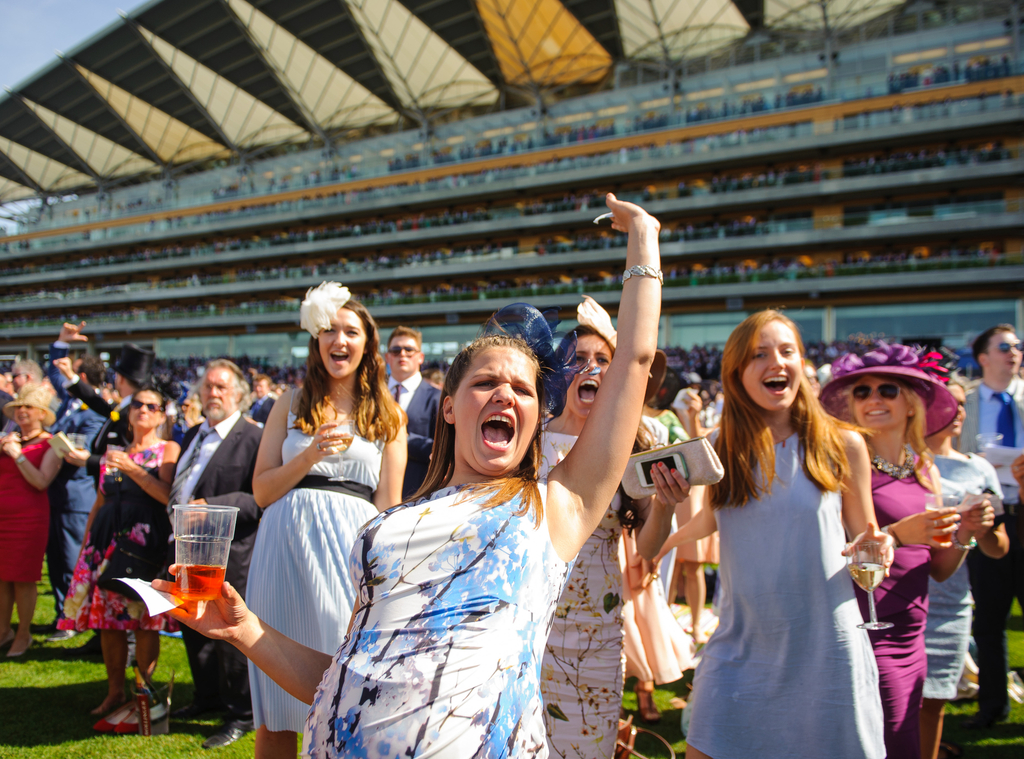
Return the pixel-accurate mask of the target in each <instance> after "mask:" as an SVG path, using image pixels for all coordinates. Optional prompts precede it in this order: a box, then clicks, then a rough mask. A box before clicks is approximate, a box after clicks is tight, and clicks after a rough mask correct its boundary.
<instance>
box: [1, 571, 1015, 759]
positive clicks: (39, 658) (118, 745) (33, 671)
mask: <svg viewBox="0 0 1024 759" xmlns="http://www.w3.org/2000/svg"><path fill="white" fill-rule="evenodd" d="M44 576H45V574H44ZM53 618H54V610H53V595H52V593H51V592H50V588H49V585H48V584H47V583H45V581H44V582H43V583H41V584H40V586H39V604H38V605H37V607H36V614H35V620H34V621H35V623H36V624H39V625H42V624H47V623H49V622H52V621H53ZM1010 628H1011V631H1010V666H1011V667H1013V668H1015V669H1017V670H1020V669H1022V668H1024V632H1022V620H1021V610H1020V607H1018V606H1015V607H1014V617H1013V619H1012V621H1011V624H1010ZM34 637H35V643H34V644H33V647H32V648H31V649H30V650H29V652H28V653H27V654H25V656H23V657H21V658H20V659H17V660H9V659H7V658H6V657H4V656H3V655H2V654H0V715H2V716H0V757H4V759H7V758H8V757H10V758H11V759H29V758H31V759H41V758H43V757H45V758H47V759H49V758H51V757H52V758H54V759H56V758H58V757H59V758H60V759H64V757H75V758H76V759H77V758H78V757H82V758H83V759H93V758H95V759H107V758H108V757H147V758H148V757H154V758H155V759H176V758H177V757H193V756H194V757H207V759H208V758H209V757H210V756H212V755H214V753H215V755H216V756H217V757H218V759H230V758H231V757H251V756H252V755H253V734H252V733H250V734H249V735H247V736H245V737H244V738H242V740H240V741H238V742H237V743H235V744H233V745H231V746H228V747H227V748H224V749H218V750H217V751H216V752H214V753H211V752H209V751H206V750H204V749H203V748H202V747H201V744H202V742H203V741H204V740H205V739H206V738H207V737H209V736H210V735H212V734H213V733H214V732H216V731H217V728H218V726H219V722H218V720H217V719H216V717H214V718H213V719H201V720H197V721H193V722H172V723H171V733H170V735H162V736H155V737H152V738H142V737H139V736H116V737H115V736H107V735H100V734H98V733H95V732H93V730H92V725H93V723H94V722H95V721H96V719H97V718H96V717H93V716H92V715H90V714H89V710H90V709H92V708H93V707H94V706H96V705H98V704H99V703H100V702H101V701H102V700H103V697H104V696H105V695H106V671H105V669H104V667H103V660H102V658H101V657H100V656H98V655H96V656H81V655H78V654H76V653H74V650H73V649H75V648H77V647H78V646H80V645H81V644H82V643H83V642H84V640H85V637H86V636H78V637H77V638H73V639H72V640H70V641H68V642H66V643H60V644H45V643H42V640H43V638H44V637H45V636H44V635H36V636H34ZM172 670H173V671H174V683H175V684H174V706H183V705H185V704H188V703H190V702H191V701H192V676H191V673H190V672H189V668H188V661H187V659H186V656H185V647H184V645H183V644H182V642H181V640H180V639H174V638H166V637H164V638H161V650H160V663H159V666H158V667H157V671H156V678H155V679H156V681H157V683H158V684H162V683H166V682H167V680H168V679H169V677H170V673H171V671H172ZM691 678H692V672H689V673H687V676H686V677H685V678H684V679H683V680H681V681H680V682H678V683H672V684H670V685H667V686H661V687H659V688H658V689H657V690H656V691H655V692H654V700H655V703H656V704H657V705H658V708H659V709H660V710H661V712H662V718H661V722H660V723H658V724H657V725H644V724H643V723H642V722H641V721H640V718H639V715H636V716H635V717H634V722H635V723H636V724H637V725H639V726H641V727H645V728H649V729H651V730H653V731H655V732H657V733H658V734H660V735H662V736H664V737H665V738H666V739H668V741H669V742H670V743H672V744H673V747H674V749H675V750H676V752H677V754H679V755H680V756H682V753H683V751H685V748H686V743H685V741H684V740H683V736H682V733H681V732H680V730H679V720H680V716H681V712H680V710H678V709H674V708H673V707H672V705H671V703H670V702H671V700H672V699H673V698H674V697H679V698H683V699H686V698H687V697H688V696H689V682H690V680H691ZM632 685H633V681H632V680H630V681H628V682H627V688H626V692H625V694H624V695H623V698H622V704H623V706H624V707H625V708H626V709H627V710H628V711H630V712H632V713H634V714H636V708H637V704H636V695H635V694H634V693H633V691H632ZM1012 707H1013V709H1012V712H1011V715H1010V720H1009V721H1008V722H1006V723H1002V724H1000V725H997V726H995V727H994V728H992V729H991V730H984V731H980V732H979V731H967V730H963V729H961V728H960V722H961V720H962V719H963V718H964V717H966V716H969V715H971V714H973V713H974V712H975V711H977V704H975V703H974V702H961V703H956V704H951V705H950V706H949V707H948V708H947V717H946V731H945V737H946V738H947V739H949V740H953V741H956V742H957V743H959V744H961V745H962V746H964V747H965V748H967V749H968V750H969V755H970V756H971V757H975V758H976V759H1019V757H1021V756H1022V755H1024V753H1022V751H1024V706H1021V705H1019V704H1012ZM637 749H638V750H639V751H640V752H641V753H643V754H644V755H645V756H648V757H651V759H656V758H662V759H667V757H666V753H665V749H664V748H663V747H662V746H661V745H660V744H658V743H656V742H654V741H653V740H651V739H645V738H644V737H643V736H640V737H639V739H638V740H637Z"/></svg>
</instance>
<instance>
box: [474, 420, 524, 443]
mask: <svg viewBox="0 0 1024 759" xmlns="http://www.w3.org/2000/svg"><path fill="white" fill-rule="evenodd" d="M481 431H482V433H483V437H484V442H485V443H487V445H489V446H491V447H492V448H498V449H501V450H504V449H506V448H508V447H509V446H510V445H511V444H512V438H514V437H515V434H516V425H515V421H514V420H513V419H512V418H511V417H509V416H505V415H504V414H491V415H490V416H489V417H487V418H486V419H484V423H483V425H482V426H481Z"/></svg>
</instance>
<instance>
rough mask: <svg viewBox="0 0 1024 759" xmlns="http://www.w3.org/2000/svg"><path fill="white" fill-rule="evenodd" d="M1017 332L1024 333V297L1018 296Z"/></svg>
mask: <svg viewBox="0 0 1024 759" xmlns="http://www.w3.org/2000/svg"><path fill="white" fill-rule="evenodd" d="M1016 310H1017V319H1016V322H1017V324H1016V327H1017V334H1018V335H1021V334H1024V298H1017V309H1016Z"/></svg>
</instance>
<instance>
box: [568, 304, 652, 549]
mask: <svg viewBox="0 0 1024 759" xmlns="http://www.w3.org/2000/svg"><path fill="white" fill-rule="evenodd" d="M569 335H570V336H573V335H574V336H575V337H576V339H577V341H578V340H579V338H581V337H583V336H585V335H594V336H595V337H599V338H600V339H601V340H602V341H603V342H604V344H605V345H606V346H608V352H609V354H610V355H611V357H612V358H613V359H614V358H615V346H614V345H612V344H611V343H610V342H608V338H606V337H605V336H604V335H602V334H601V333H600V332H598V331H597V330H596V329H594V328H593V327H591V326H589V325H586V324H581V325H579V326H578V327H576V329H574V330H573V331H572V332H570V333H569ZM654 443H655V439H654V435H652V434H651V432H650V430H648V429H647V426H646V425H645V424H644V421H643V417H640V425H639V426H638V427H637V430H636V438H635V439H634V440H633V450H632V451H631V453H640V452H641V451H649V450H650V449H651V448H653V447H654ZM619 496H620V498H619V512H618V517H619V524H620V525H622V528H623V529H625V530H628V531H629V532H632V531H633V530H635V529H636V528H638V527H640V526H641V525H642V524H643V520H642V519H641V518H640V508H639V507H638V506H637V504H636V501H634V500H633V499H632V498H630V497H629V495H628V494H627V493H626V491H625V490H623V488H622V484H621V483H619Z"/></svg>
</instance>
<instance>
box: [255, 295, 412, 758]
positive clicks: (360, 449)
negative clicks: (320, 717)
mask: <svg viewBox="0 0 1024 759" xmlns="http://www.w3.org/2000/svg"><path fill="white" fill-rule="evenodd" d="M301 317H302V320H301V324H302V328H303V329H305V330H306V331H307V332H309V333H310V335H311V336H312V337H311V339H310V341H309V358H308V359H307V360H306V380H305V382H304V383H303V386H302V389H301V390H299V391H294V392H289V393H285V394H284V395H283V396H282V397H281V398H280V399H279V400H278V401H277V403H275V404H274V408H273V411H271V413H270V418H269V419H268V420H267V423H266V426H265V427H264V430H263V439H262V441H261V443H260V451H259V455H258V457H257V460H256V470H255V475H254V477H253V483H252V484H253V495H254V496H255V497H256V503H258V504H259V505H260V506H261V507H262V508H263V509H264V512H263V518H262V520H261V522H260V529H259V532H258V534H257V536H256V545H255V547H254V548H253V554H252V563H251V565H250V567H249V584H248V591H247V595H246V601H247V602H248V604H249V606H250V608H252V609H253V611H254V612H255V613H256V614H259V616H260V617H261V618H262V619H264V620H266V621H267V623H268V624H271V625H273V626H274V627H275V628H276V629H278V630H280V631H282V632H284V633H285V634H286V635H288V636H289V637H291V638H294V639H295V640H297V641H299V642H301V643H302V644H304V645H306V646H309V647H310V648H313V649H316V650H317V651H321V652H323V653H325V654H329V655H333V654H334V652H335V651H337V650H338V647H339V646H340V645H341V642H342V639H343V638H344V634H345V626H346V625H347V624H348V620H349V617H350V616H351V614H352V608H353V606H354V604H355V596H356V590H355V586H354V585H353V582H352V578H351V577H350V576H349V572H348V554H349V551H350V550H351V548H352V545H353V543H354V542H355V539H356V535H357V534H358V533H359V530H360V528H361V527H362V526H363V525H364V524H366V522H368V521H369V520H370V519H372V518H373V517H375V516H376V515H377V513H378V511H384V510H385V509H387V508H390V507H391V506H394V505H395V504H397V503H398V502H399V501H400V500H401V497H402V477H403V474H404V472H405V462H406V429H405V421H404V418H403V415H402V412H401V410H400V409H399V408H398V405H397V404H396V403H395V402H394V401H393V400H392V398H391V396H390V394H389V393H388V392H387V381H386V380H385V377H384V364H383V360H382V359H381V356H380V338H379V335H378V332H377V325H376V323H375V322H374V321H373V318H372V317H371V316H370V313H369V311H367V310H366V307H365V306H363V305H362V304H360V303H358V302H357V301H355V300H352V299H351V298H350V296H349V292H348V288H345V287H341V286H340V285H338V284H337V283H335V282H325V283H323V284H321V285H320V286H319V287H317V288H311V289H310V290H309V292H308V293H306V300H304V301H303V303H302V309H301ZM346 420H352V421H354V422H355V428H356V432H355V437H354V438H353V440H352V444H351V446H350V447H349V448H348V450H346V451H345V452H344V454H343V455H342V458H341V476H342V477H343V478H344V480H343V481H340V482H338V481H332V480H331V478H332V477H336V476H337V475H338V471H339V462H338V455H337V454H336V453H335V452H334V449H333V448H332V446H331V442H332V440H331V433H332V430H333V428H334V427H335V426H336V425H337V424H338V423H339V422H342V421H346ZM249 680H250V683H251V688H252V702H253V703H252V705H253V721H254V723H255V725H256V755H257V756H259V757H261V759H262V758H263V757H293V756H295V753H296V733H297V732H299V731H301V730H302V729H303V723H304V722H305V720H306V714H307V712H308V711H309V707H308V705H306V704H303V703H302V702H301V701H299V700H298V699H296V698H294V697H293V696H290V695H288V694H287V693H286V692H285V691H284V690H282V689H281V688H280V687H279V686H278V685H276V684H275V683H274V682H273V681H272V680H271V679H270V678H269V677H267V676H266V675H265V674H263V672H261V671H260V670H259V669H257V668H256V667H255V666H253V665H252V664H250V665H249Z"/></svg>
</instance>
